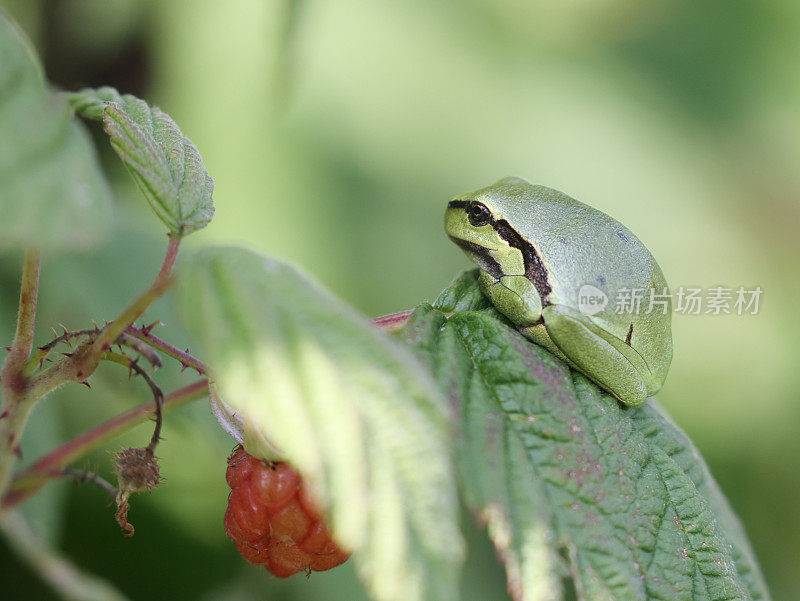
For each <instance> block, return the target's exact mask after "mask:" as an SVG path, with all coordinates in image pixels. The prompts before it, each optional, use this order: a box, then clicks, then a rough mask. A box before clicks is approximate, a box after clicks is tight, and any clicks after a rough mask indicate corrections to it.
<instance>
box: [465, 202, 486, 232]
mask: <svg viewBox="0 0 800 601" xmlns="http://www.w3.org/2000/svg"><path fill="white" fill-rule="evenodd" d="M467 216H468V217H469V222H470V223H471V224H472V225H474V226H480V225H486V224H487V223H489V221H490V220H491V219H492V214H491V212H489V209H487V208H486V205H485V204H482V203H480V202H473V203H471V204H470V205H469V207H468V208H467Z"/></svg>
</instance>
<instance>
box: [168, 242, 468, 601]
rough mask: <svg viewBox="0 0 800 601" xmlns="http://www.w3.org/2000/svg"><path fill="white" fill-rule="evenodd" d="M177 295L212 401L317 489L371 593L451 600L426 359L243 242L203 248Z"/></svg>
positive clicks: (455, 558)
mask: <svg viewBox="0 0 800 601" xmlns="http://www.w3.org/2000/svg"><path fill="white" fill-rule="evenodd" d="M179 295H180V298H181V307H182V311H183V314H184V315H185V317H186V321H187V323H188V325H189V327H190V330H191V331H192V332H193V333H194V335H195V337H196V338H197V339H198V341H199V342H200V343H201V346H202V350H203V356H204V357H206V358H207V359H208V361H209V363H210V364H211V366H212V367H213V369H214V379H215V384H216V389H217V391H218V392H219V394H220V396H221V397H222V398H221V400H223V401H224V402H225V403H226V404H227V405H229V406H230V407H231V408H232V409H233V410H234V411H235V412H236V414H237V419H241V420H243V421H244V422H245V424H246V425H247V422H250V424H249V425H250V427H256V428H258V429H259V430H260V431H261V432H262V433H263V434H264V436H265V437H266V438H267V439H268V440H269V441H270V443H271V444H272V445H275V446H276V447H277V448H279V449H280V450H281V451H282V452H283V453H285V455H286V456H287V457H288V458H289V460H290V461H291V462H292V463H293V464H294V465H295V466H296V467H297V468H298V470H299V471H300V472H301V473H302V474H303V476H304V478H306V479H307V481H308V482H309V484H310V485H311V486H312V489H313V490H315V491H316V492H317V493H318V494H319V497H320V499H321V500H322V501H324V502H325V504H326V505H327V509H328V512H327V513H328V516H329V517H330V519H331V523H332V526H333V532H334V534H335V536H336V537H337V540H338V541H339V542H340V543H341V544H342V545H343V546H344V547H346V548H350V549H353V550H354V551H355V556H354V559H355V561H356V564H357V570H358V572H359V574H360V576H361V578H362V580H363V581H364V582H365V584H366V588H367V589H368V590H369V591H370V592H371V594H372V595H373V596H374V597H375V598H377V599H380V600H386V601H401V600H402V601H416V600H422V599H429V600H431V601H433V600H436V601H447V600H454V599H457V598H458V593H457V573H458V567H459V565H460V563H461V560H462V557H463V549H462V541H461V536H460V533H459V532H458V527H457V515H458V507H457V500H456V493H455V484H454V475H453V470H452V465H451V458H450V452H451V446H452V445H451V439H450V432H449V427H450V422H449V420H448V415H447V409H446V407H445V404H444V400H443V398H442V397H441V396H440V394H439V393H438V391H437V389H436V387H435V384H433V382H432V381H431V380H430V377H429V375H428V374H427V372H426V371H425V369H424V368H423V367H422V366H421V365H419V363H418V362H417V361H415V359H414V357H413V356H412V355H411V354H410V353H408V351H406V350H405V349H404V348H402V347H401V346H399V345H397V344H396V343H395V342H394V341H392V340H391V339H389V338H388V337H387V336H385V335H384V334H383V333H382V332H380V331H378V330H377V329H376V328H375V327H373V326H371V325H370V324H369V323H368V322H367V321H366V320H365V319H364V318H362V317H361V316H359V315H357V314H356V313H355V312H353V311H352V310H351V309H349V308H348V307H347V306H345V305H344V304H343V303H342V302H341V301H339V300H338V299H336V298H334V297H333V296H332V295H331V294H330V293H328V292H326V291H324V290H322V289H321V288H319V287H318V286H316V285H315V284H313V283H311V282H310V281H309V280H308V279H307V278H306V277H304V276H302V275H300V274H299V273H298V272H297V271H295V270H294V269H293V268H291V267H288V266H286V265H283V264H281V263H278V262H276V261H275V260H273V259H270V258H268V257H264V256H261V255H257V254H255V253H252V252H248V251H245V250H241V249H236V248H212V249H208V250H206V251H203V252H201V253H200V254H199V255H197V256H196V257H194V258H193V259H192V260H190V261H189V262H188V264H187V265H185V266H184V268H183V271H182V273H181V276H180V284H179Z"/></svg>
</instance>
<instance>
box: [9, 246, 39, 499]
mask: <svg viewBox="0 0 800 601" xmlns="http://www.w3.org/2000/svg"><path fill="white" fill-rule="evenodd" d="M41 264H42V257H41V254H40V253H39V251H36V250H28V251H27V252H26V253H25V261H24V265H23V268H22V285H21V287H20V294H19V312H18V314H17V330H16V332H15V334H14V342H13V343H12V345H11V350H10V351H9V354H8V357H6V361H5V363H4V364H3V368H2V370H0V384H1V385H2V393H3V401H2V404H1V405H0V493H2V491H5V490H6V489H7V487H8V483H9V481H10V479H11V470H12V468H13V467H14V461H15V457H16V456H17V455H18V454H19V440H20V438H21V435H22V430H23V428H24V427H25V422H26V421H27V420H28V415H30V412H31V409H33V405H34V404H35V403H36V399H37V398H38V397H35V396H32V395H29V394H28V391H27V384H28V381H27V378H26V377H25V376H24V374H23V373H22V370H23V368H24V367H25V364H26V363H27V361H28V359H29V358H30V356H31V351H32V350H33V334H34V327H35V324H36V306H37V300H38V296H39V272H40V270H41Z"/></svg>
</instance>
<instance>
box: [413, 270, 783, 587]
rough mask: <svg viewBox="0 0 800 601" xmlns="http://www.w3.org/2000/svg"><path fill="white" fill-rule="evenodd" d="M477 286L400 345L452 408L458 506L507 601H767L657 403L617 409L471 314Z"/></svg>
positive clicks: (422, 312)
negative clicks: (491, 559)
mask: <svg viewBox="0 0 800 601" xmlns="http://www.w3.org/2000/svg"><path fill="white" fill-rule="evenodd" d="M470 279H471V280H472V282H473V283H472V285H470ZM475 290H476V283H475V272H471V273H469V274H466V275H464V276H462V277H461V278H459V279H458V280H457V281H456V283H455V284H454V286H453V287H452V288H451V289H450V291H445V293H443V294H442V295H441V296H440V298H439V301H437V303H438V304H439V308H440V309H441V311H439V310H436V309H433V308H432V307H430V306H422V307H420V308H419V309H418V310H417V311H416V312H415V314H414V315H413V316H412V318H411V320H410V321H409V323H408V324H407V326H406V333H405V336H406V338H407V341H408V342H409V343H410V344H411V345H412V346H413V347H414V348H416V349H417V352H418V354H419V355H420V356H421V357H423V358H424V359H425V360H426V361H427V362H428V363H429V364H430V365H431V368H432V370H433V372H434V373H435V375H436V377H437V379H438V381H439V383H440V387H441V388H442V389H443V390H447V391H448V393H449V395H450V401H451V403H452V404H453V405H455V406H457V407H458V411H459V415H460V419H459V423H460V437H459V439H460V442H459V448H458V452H457V454H456V456H457V458H458V459H457V467H458V470H459V473H460V477H461V483H462V486H463V490H464V492H465V497H466V499H467V502H468V505H469V506H470V508H471V509H472V510H473V511H474V512H475V513H476V514H477V515H478V516H480V517H481V518H482V519H483V520H484V521H485V522H486V523H487V525H488V529H489V535H490V536H491V538H492V539H493V541H494V543H495V546H496V547H497V549H498V551H499V553H500V555H501V557H502V559H503V561H504V562H505V564H506V569H507V574H508V581H509V591H510V592H511V594H512V595H513V596H514V598H515V599H518V600H525V601H532V600H536V601H540V600H541V601H543V600H548V601H550V600H557V599H561V598H562V595H563V594H564V592H565V591H563V590H562V588H563V585H562V581H563V580H562V579H563V578H564V577H566V576H569V577H570V580H571V582H572V584H573V585H574V588H575V594H576V595H577V598H578V599H581V600H587V601H601V600H608V601H639V600H641V601H644V600H649V599H664V600H669V601H683V600H686V601H688V600H692V601H701V600H703V601H704V600H712V599H713V600H720V601H721V600H725V601H733V600H742V601H744V600H751V599H754V600H756V599H768V598H769V596H768V592H767V590H766V587H765V585H764V582H763V579H762V577H761V574H760V572H759V568H758V565H757V564H756V562H755V560H754V559H753V556H752V552H751V551H750V548H749V545H748V543H747V540H746V538H745V536H744V534H743V532H742V529H741V526H740V525H739V524H738V521H737V519H736V517H735V516H734V515H733V513H732V512H731V510H730V508H729V506H728V504H727V503H726V502H725V499H724V497H723V496H722V495H721V493H720V492H719V490H718V488H717V486H716V484H715V483H714V480H713V479H712V477H711V475H710V474H709V472H708V469H707V467H706V465H705V464H704V462H703V460H702V459H701V457H700V455H699V454H698V452H697V450H696V449H695V448H694V447H693V446H692V445H691V443H690V442H689V440H688V439H687V438H686V436H685V435H684V434H683V433H682V432H680V430H678V428H677V427H676V426H675V425H674V424H672V423H671V422H670V421H669V419H668V418H667V417H666V416H665V415H664V413H663V411H662V410H661V409H660V408H659V407H658V405H657V404H656V403H655V402H654V400H653V399H651V400H650V401H648V402H647V403H646V404H645V405H643V406H641V407H635V408H631V407H623V406H621V405H620V404H619V403H618V402H617V401H616V400H615V399H614V398H613V397H611V396H610V395H608V394H606V393H605V392H604V391H602V390H601V389H599V388H598V387H597V386H595V385H594V384H593V383H591V382H590V381H589V380H587V379H586V378H585V377H584V376H583V375H581V374H579V373H578V372H574V371H571V370H570V369H569V368H567V367H566V366H564V365H563V364H562V363H561V362H560V361H558V360H557V359H556V358H554V357H553V356H552V355H551V354H550V353H548V352H547V351H546V350H544V349H542V348H540V347H539V346H537V345H535V344H533V343H531V342H530V341H528V340H527V339H525V338H523V337H522V336H521V335H520V334H518V333H517V332H516V331H515V330H514V329H513V328H510V327H509V326H508V325H506V324H504V323H503V322H501V321H499V320H498V319H496V317H495V314H494V312H493V310H488V311H485V310H480V311H474V310H472V311H471V310H469V308H470V305H471V304H472V305H473V306H477V307H478V308H481V309H482V306H485V305H481V303H483V301H482V300H480V299H479V298H478V297H477V295H475V294H474V291H475ZM456 307H458V312H456V313H454V314H453V315H452V316H451V317H450V318H449V319H448V318H446V317H445V315H444V313H443V312H448V313H449V312H452V311H454V310H455V308H456ZM567 582H569V580H568V581H567Z"/></svg>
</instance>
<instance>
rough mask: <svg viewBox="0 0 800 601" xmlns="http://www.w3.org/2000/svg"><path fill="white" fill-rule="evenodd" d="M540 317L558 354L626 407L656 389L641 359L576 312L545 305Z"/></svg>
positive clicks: (620, 341)
mask: <svg viewBox="0 0 800 601" xmlns="http://www.w3.org/2000/svg"><path fill="white" fill-rule="evenodd" d="M542 318H543V320H544V323H545V327H546V329H547V334H548V335H549V337H550V340H552V341H553V343H554V344H555V345H556V346H557V347H558V348H559V349H560V350H561V352H563V353H564V355H566V356H567V357H568V358H569V360H570V361H571V362H573V363H574V364H575V365H576V366H577V367H578V369H579V370H580V371H582V372H583V373H585V374H586V375H587V376H589V377H590V378H591V379H592V380H594V381H595V382H597V383H598V384H600V386H602V387H603V388H605V389H606V390H608V391H609V392H610V393H611V394H613V395H614V396H615V397H617V398H618V399H619V400H621V401H622V402H623V403H625V404H626V405H632V406H633V405H639V404H641V403H642V402H644V400H645V399H646V398H647V397H648V396H649V395H650V394H653V393H655V392H656V391H657V390H658V385H657V384H656V383H655V380H654V378H653V376H652V374H651V372H650V369H649V367H648V366H647V363H645V361H644V359H642V356H641V355H640V354H639V353H637V352H636V351H635V350H634V349H633V348H631V347H630V345H628V344H626V343H625V341H624V340H620V339H619V338H617V337H616V336H614V335H613V334H611V333H609V332H607V331H606V330H604V329H603V328H601V327H600V326H598V325H597V324H595V323H594V322H592V321H591V320H590V319H589V318H588V317H587V316H586V315H584V314H583V313H581V312H580V311H577V310H575V309H572V308H570V307H566V306H563V305H549V306H547V307H545V308H544V309H543V310H542Z"/></svg>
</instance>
